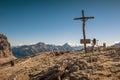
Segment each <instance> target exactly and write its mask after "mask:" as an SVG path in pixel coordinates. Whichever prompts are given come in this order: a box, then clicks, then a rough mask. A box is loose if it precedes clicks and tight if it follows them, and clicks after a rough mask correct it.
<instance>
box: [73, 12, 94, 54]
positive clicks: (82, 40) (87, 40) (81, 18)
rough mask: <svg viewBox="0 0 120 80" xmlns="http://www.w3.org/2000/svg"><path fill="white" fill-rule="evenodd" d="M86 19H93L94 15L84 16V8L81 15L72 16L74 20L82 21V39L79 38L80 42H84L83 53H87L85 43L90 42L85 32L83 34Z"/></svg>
mask: <svg viewBox="0 0 120 80" xmlns="http://www.w3.org/2000/svg"><path fill="white" fill-rule="evenodd" d="M88 19H94V17H85V16H84V10H82V17H80V18H74V20H81V21H82V22H83V24H82V29H83V39H81V44H84V50H85V53H87V49H86V44H87V43H90V39H86V34H85V21H87V20H88Z"/></svg>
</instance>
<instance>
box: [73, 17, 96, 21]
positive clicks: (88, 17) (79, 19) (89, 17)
mask: <svg viewBox="0 0 120 80" xmlns="http://www.w3.org/2000/svg"><path fill="white" fill-rule="evenodd" d="M82 19H85V20H86V19H94V17H80V18H74V20H82Z"/></svg>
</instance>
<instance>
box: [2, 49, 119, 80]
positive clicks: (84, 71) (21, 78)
mask: <svg viewBox="0 0 120 80" xmlns="http://www.w3.org/2000/svg"><path fill="white" fill-rule="evenodd" d="M0 80H120V51H113V50H108V51H101V52H98V51H95V52H94V53H87V54H84V53H83V52H82V51H57V52H54V53H53V52H44V53H39V54H37V55H33V56H30V57H26V58H24V59H16V60H15V61H14V65H12V66H11V64H10V63H6V64H3V65H1V66H0Z"/></svg>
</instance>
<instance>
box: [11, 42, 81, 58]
mask: <svg viewBox="0 0 120 80" xmlns="http://www.w3.org/2000/svg"><path fill="white" fill-rule="evenodd" d="M82 48H83V47H82V46H71V45H70V44H69V43H65V44H64V45H62V46H57V45H51V44H45V43H43V42H39V43H37V44H33V45H23V46H16V47H12V52H13V54H14V56H16V57H26V56H30V55H34V54H37V53H39V52H47V51H53V50H81V49H82Z"/></svg>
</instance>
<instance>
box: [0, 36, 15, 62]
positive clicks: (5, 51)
mask: <svg viewBox="0 0 120 80" xmlns="http://www.w3.org/2000/svg"><path fill="white" fill-rule="evenodd" d="M13 59H15V57H14V56H13V55H12V50H11V46H10V43H9V42H8V40H7V37H6V36H5V35H4V34H0V64H3V63H6V62H9V61H10V60H13Z"/></svg>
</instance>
